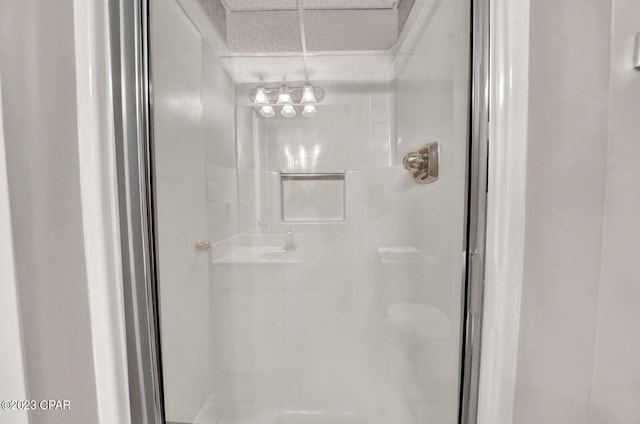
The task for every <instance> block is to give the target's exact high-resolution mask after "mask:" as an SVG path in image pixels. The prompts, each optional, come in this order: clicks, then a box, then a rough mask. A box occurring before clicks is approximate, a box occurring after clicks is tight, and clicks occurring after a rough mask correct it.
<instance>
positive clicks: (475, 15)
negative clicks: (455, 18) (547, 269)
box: [458, 0, 490, 424]
mask: <svg viewBox="0 0 640 424" xmlns="http://www.w3.org/2000/svg"><path fill="white" fill-rule="evenodd" d="M471 7H472V9H471V52H470V59H471V60H470V76H469V78H470V93H471V99H470V102H469V126H468V128H469V147H468V148H469V150H468V157H467V160H468V166H467V169H468V172H469V174H468V176H467V207H466V208H465V213H466V214H467V236H466V252H465V265H464V269H465V272H464V285H463V291H464V295H463V298H462V323H463V329H462V335H461V339H462V340H461V346H462V349H461V359H460V367H461V368H460V369H461V375H460V398H459V399H460V400H459V418H458V422H459V423H460V424H477V422H478V391H479V385H480V360H481V352H480V348H481V345H482V312H483V298H484V285H485V281H484V274H485V273H484V270H485V247H486V228H487V187H488V173H489V90H490V86H489V78H490V74H489V72H490V69H489V58H490V56H489V55H490V52H489V26H490V13H489V12H490V0H472V5H471Z"/></svg>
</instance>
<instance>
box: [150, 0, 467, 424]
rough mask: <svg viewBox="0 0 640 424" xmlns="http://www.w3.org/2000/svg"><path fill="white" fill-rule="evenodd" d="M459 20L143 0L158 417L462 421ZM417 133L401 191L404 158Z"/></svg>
mask: <svg viewBox="0 0 640 424" xmlns="http://www.w3.org/2000/svg"><path fill="white" fill-rule="evenodd" d="M258 3H259V4H260V6H258ZM469 20H470V7H469V4H467V3H466V2H462V1H458V0H452V1H450V2H445V1H440V0H401V1H395V2H393V1H391V2H388V1H367V2H360V1H357V2H356V1H347V2H321V1H316V0H314V1H310V0H297V1H291V2H289V1H283V2H280V1H278V2H243V1H231V0H223V1H210V0H201V1H198V0H151V1H150V49H151V54H150V58H151V75H152V85H153V93H152V94H153V102H152V104H153V110H152V114H153V125H154V126H153V149H154V151H153V158H154V172H153V175H154V187H155V205H154V210H155V212H156V216H155V223H156V228H157V237H156V246H155V248H156V257H157V262H158V276H157V290H158V298H159V305H158V314H159V320H160V333H161V334H160V335H161V337H160V340H161V343H162V346H161V354H162V357H161V362H162V373H163V392H164V411H165V415H166V419H167V422H169V423H204V424H214V423H215V424H240V423H252V424H253V423H255V424H287V423H299V424H307V423H308V424H312V423H320V422H322V423H335V424H347V423H349V424H351V423H354V424H355V423H362V424H378V423H380V424H382V423H385V424H386V423H395V424H426V423H432V422H433V423H443V424H454V423H456V422H457V419H458V415H459V402H460V397H459V394H460V390H459V384H460V378H461V368H460V363H461V362H460V361H461V354H462V353H461V338H462V331H463V322H462V316H463V311H462V310H461V305H462V303H463V302H462V297H463V281H464V278H463V267H462V266H461V260H460V257H461V254H462V252H463V251H464V250H465V225H466V221H465V205H466V198H467V187H466V182H467V163H468V162H467V152H468V150H469V149H468V147H469V146H468V110H469V101H470V99H469V63H468V62H469V37H468V34H469V27H470V22H469ZM305 87H310V88H308V89H307V91H306V95H305ZM260 88H263V89H264V93H263V92H262V91H260V90H259V89H260ZM309 93H312V94H313V96H311V95H310V94H309ZM263 94H264V95H263ZM287 95H288V96H287ZM311 106H313V108H312V107H311ZM285 108H286V109H285ZM433 140H438V142H439V149H440V155H441V158H442V161H441V164H440V169H439V174H438V179H437V180H436V181H435V182H433V183H432V184H417V183H416V182H415V181H414V180H413V178H412V175H411V173H409V172H408V171H407V170H405V169H404V168H403V165H402V160H403V157H404V156H405V155H406V154H407V153H409V152H411V151H416V150H417V149H419V148H420V147H421V146H423V145H425V144H426V143H428V142H430V141H433ZM204 242H208V243H204Z"/></svg>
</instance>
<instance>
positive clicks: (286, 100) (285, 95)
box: [278, 84, 293, 105]
mask: <svg viewBox="0 0 640 424" xmlns="http://www.w3.org/2000/svg"><path fill="white" fill-rule="evenodd" d="M291 103H293V101H292V100H291V94H289V87H287V86H286V85H285V84H282V86H281V87H280V93H279V94H278V104H279V105H287V104H288V105H290V104H291Z"/></svg>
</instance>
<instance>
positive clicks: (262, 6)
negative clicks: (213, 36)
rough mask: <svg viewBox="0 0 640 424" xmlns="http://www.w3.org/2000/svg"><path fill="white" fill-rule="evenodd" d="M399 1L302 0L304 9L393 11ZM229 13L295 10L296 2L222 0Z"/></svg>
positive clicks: (295, 0)
mask: <svg viewBox="0 0 640 424" xmlns="http://www.w3.org/2000/svg"><path fill="white" fill-rule="evenodd" d="M398 2H399V0H302V7H303V8H304V9H307V10H310V9H393V8H395V7H396V6H397V4H398ZM222 3H223V4H224V6H225V8H226V9H227V11H229V12H247V11H257V10H295V9H297V8H298V2H297V0H222Z"/></svg>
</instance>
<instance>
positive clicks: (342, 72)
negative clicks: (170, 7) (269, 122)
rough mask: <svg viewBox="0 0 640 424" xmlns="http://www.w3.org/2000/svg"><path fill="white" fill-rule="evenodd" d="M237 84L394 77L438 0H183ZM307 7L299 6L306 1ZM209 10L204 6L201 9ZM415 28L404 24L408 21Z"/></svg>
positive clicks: (386, 78) (407, 23) (303, 4)
mask: <svg viewBox="0 0 640 424" xmlns="http://www.w3.org/2000/svg"><path fill="white" fill-rule="evenodd" d="M178 1H179V2H180V4H181V5H182V7H183V9H184V10H185V11H186V12H187V14H188V15H189V16H190V17H191V19H192V21H193V22H194V24H195V25H196V26H197V27H199V28H200V31H201V33H202V34H203V36H204V37H205V38H206V39H208V40H209V42H210V43H211V45H212V46H213V47H214V50H215V51H216V54H217V55H218V58H219V60H220V62H221V63H222V65H223V66H224V67H225V68H226V70H227V72H228V73H229V75H230V76H231V78H232V79H233V80H234V81H235V82H236V83H249V82H256V81H260V79H263V80H264V81H265V82H278V81H282V78H286V79H287V80H289V81H296V80H297V81H300V80H305V79H310V80H316V81H318V80H331V81H363V82H364V81H387V80H388V79H389V78H390V71H392V69H391V68H390V67H391V63H392V62H393V57H394V56H395V53H394V48H395V47H397V46H398V45H399V44H400V43H399V42H398V41H399V40H400V39H401V38H402V37H403V35H404V36H405V37H406V33H409V32H411V31H410V27H411V26H412V21H415V20H416V19H417V15H418V14H420V15H421V14H422V12H420V13H418V12H416V10H418V11H422V10H424V9H425V6H426V4H431V3H432V2H434V1H435V2H436V3H439V0H178ZM299 6H300V7H299ZM202 12H204V13H202ZM405 24H406V26H407V27H408V29H407V30H406V31H405V30H404V27H405Z"/></svg>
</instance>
